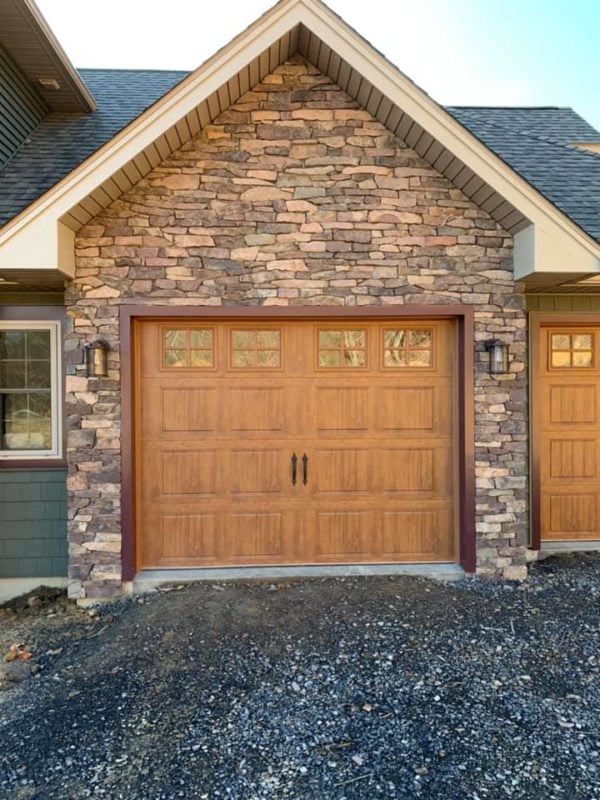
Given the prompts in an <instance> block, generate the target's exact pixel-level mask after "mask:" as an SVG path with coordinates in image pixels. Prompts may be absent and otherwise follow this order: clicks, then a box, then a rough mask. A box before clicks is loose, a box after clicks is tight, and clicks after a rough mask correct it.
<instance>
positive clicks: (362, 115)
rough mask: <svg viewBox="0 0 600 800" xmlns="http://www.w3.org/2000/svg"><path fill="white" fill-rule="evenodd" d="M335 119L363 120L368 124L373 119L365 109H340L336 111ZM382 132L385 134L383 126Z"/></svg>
mask: <svg viewBox="0 0 600 800" xmlns="http://www.w3.org/2000/svg"><path fill="white" fill-rule="evenodd" d="M334 116H335V119H340V120H344V121H345V120H349V119H361V120H365V121H367V122H370V121H371V120H372V119H373V117H372V116H371V115H370V114H369V112H368V111H365V110H364V108H338V109H336V110H335V115H334ZM380 127H381V130H382V131H383V132H385V128H384V127H383V125H381V126H380Z"/></svg>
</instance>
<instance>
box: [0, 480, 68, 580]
mask: <svg viewBox="0 0 600 800" xmlns="http://www.w3.org/2000/svg"><path fill="white" fill-rule="evenodd" d="M66 480H67V471H66V470H65V469H47V470H46V469H44V470H28V469H15V470H13V469H8V470H3V471H2V472H0V578H38V577H39V578H42V577H47V578H53V577H65V576H66V575H67V489H66Z"/></svg>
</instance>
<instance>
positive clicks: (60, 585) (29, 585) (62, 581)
mask: <svg viewBox="0 0 600 800" xmlns="http://www.w3.org/2000/svg"><path fill="white" fill-rule="evenodd" d="M68 582H69V581H68V578H0V603H6V602H7V601H8V600H12V599H13V598H14V597H20V596H21V595H22V594H27V592H30V591H31V590H32V589H37V587H38V586H51V587H52V588H53V589H66V587H67V583H68Z"/></svg>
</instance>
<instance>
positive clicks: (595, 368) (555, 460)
mask: <svg viewBox="0 0 600 800" xmlns="http://www.w3.org/2000/svg"><path fill="white" fill-rule="evenodd" d="M540 337H541V341H540V347H539V388H538V391H537V401H538V404H539V413H540V418H539V420H537V422H538V434H537V438H538V439H539V441H538V442H536V443H535V445H536V449H537V451H538V454H539V457H538V460H539V474H540V490H541V491H540V494H541V526H540V527H541V531H540V533H541V538H542V540H544V539H545V540H570V539H600V514H599V501H600V469H599V465H600V450H599V447H600V360H599V357H598V354H597V348H598V345H599V344H600V327H594V326H587V325H585V326H576V325H573V326H564V325H561V326H554V327H542V328H541V332H540Z"/></svg>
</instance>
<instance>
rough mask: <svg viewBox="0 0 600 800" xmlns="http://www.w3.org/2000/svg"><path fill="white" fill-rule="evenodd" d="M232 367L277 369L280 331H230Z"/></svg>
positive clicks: (247, 329)
mask: <svg viewBox="0 0 600 800" xmlns="http://www.w3.org/2000/svg"><path fill="white" fill-rule="evenodd" d="M231 366H232V367H233V368H234V369H277V368H278V367H280V366H281V332H280V331H279V330H275V329H265V330H258V329H250V328H244V329H241V330H232V331H231Z"/></svg>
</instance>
